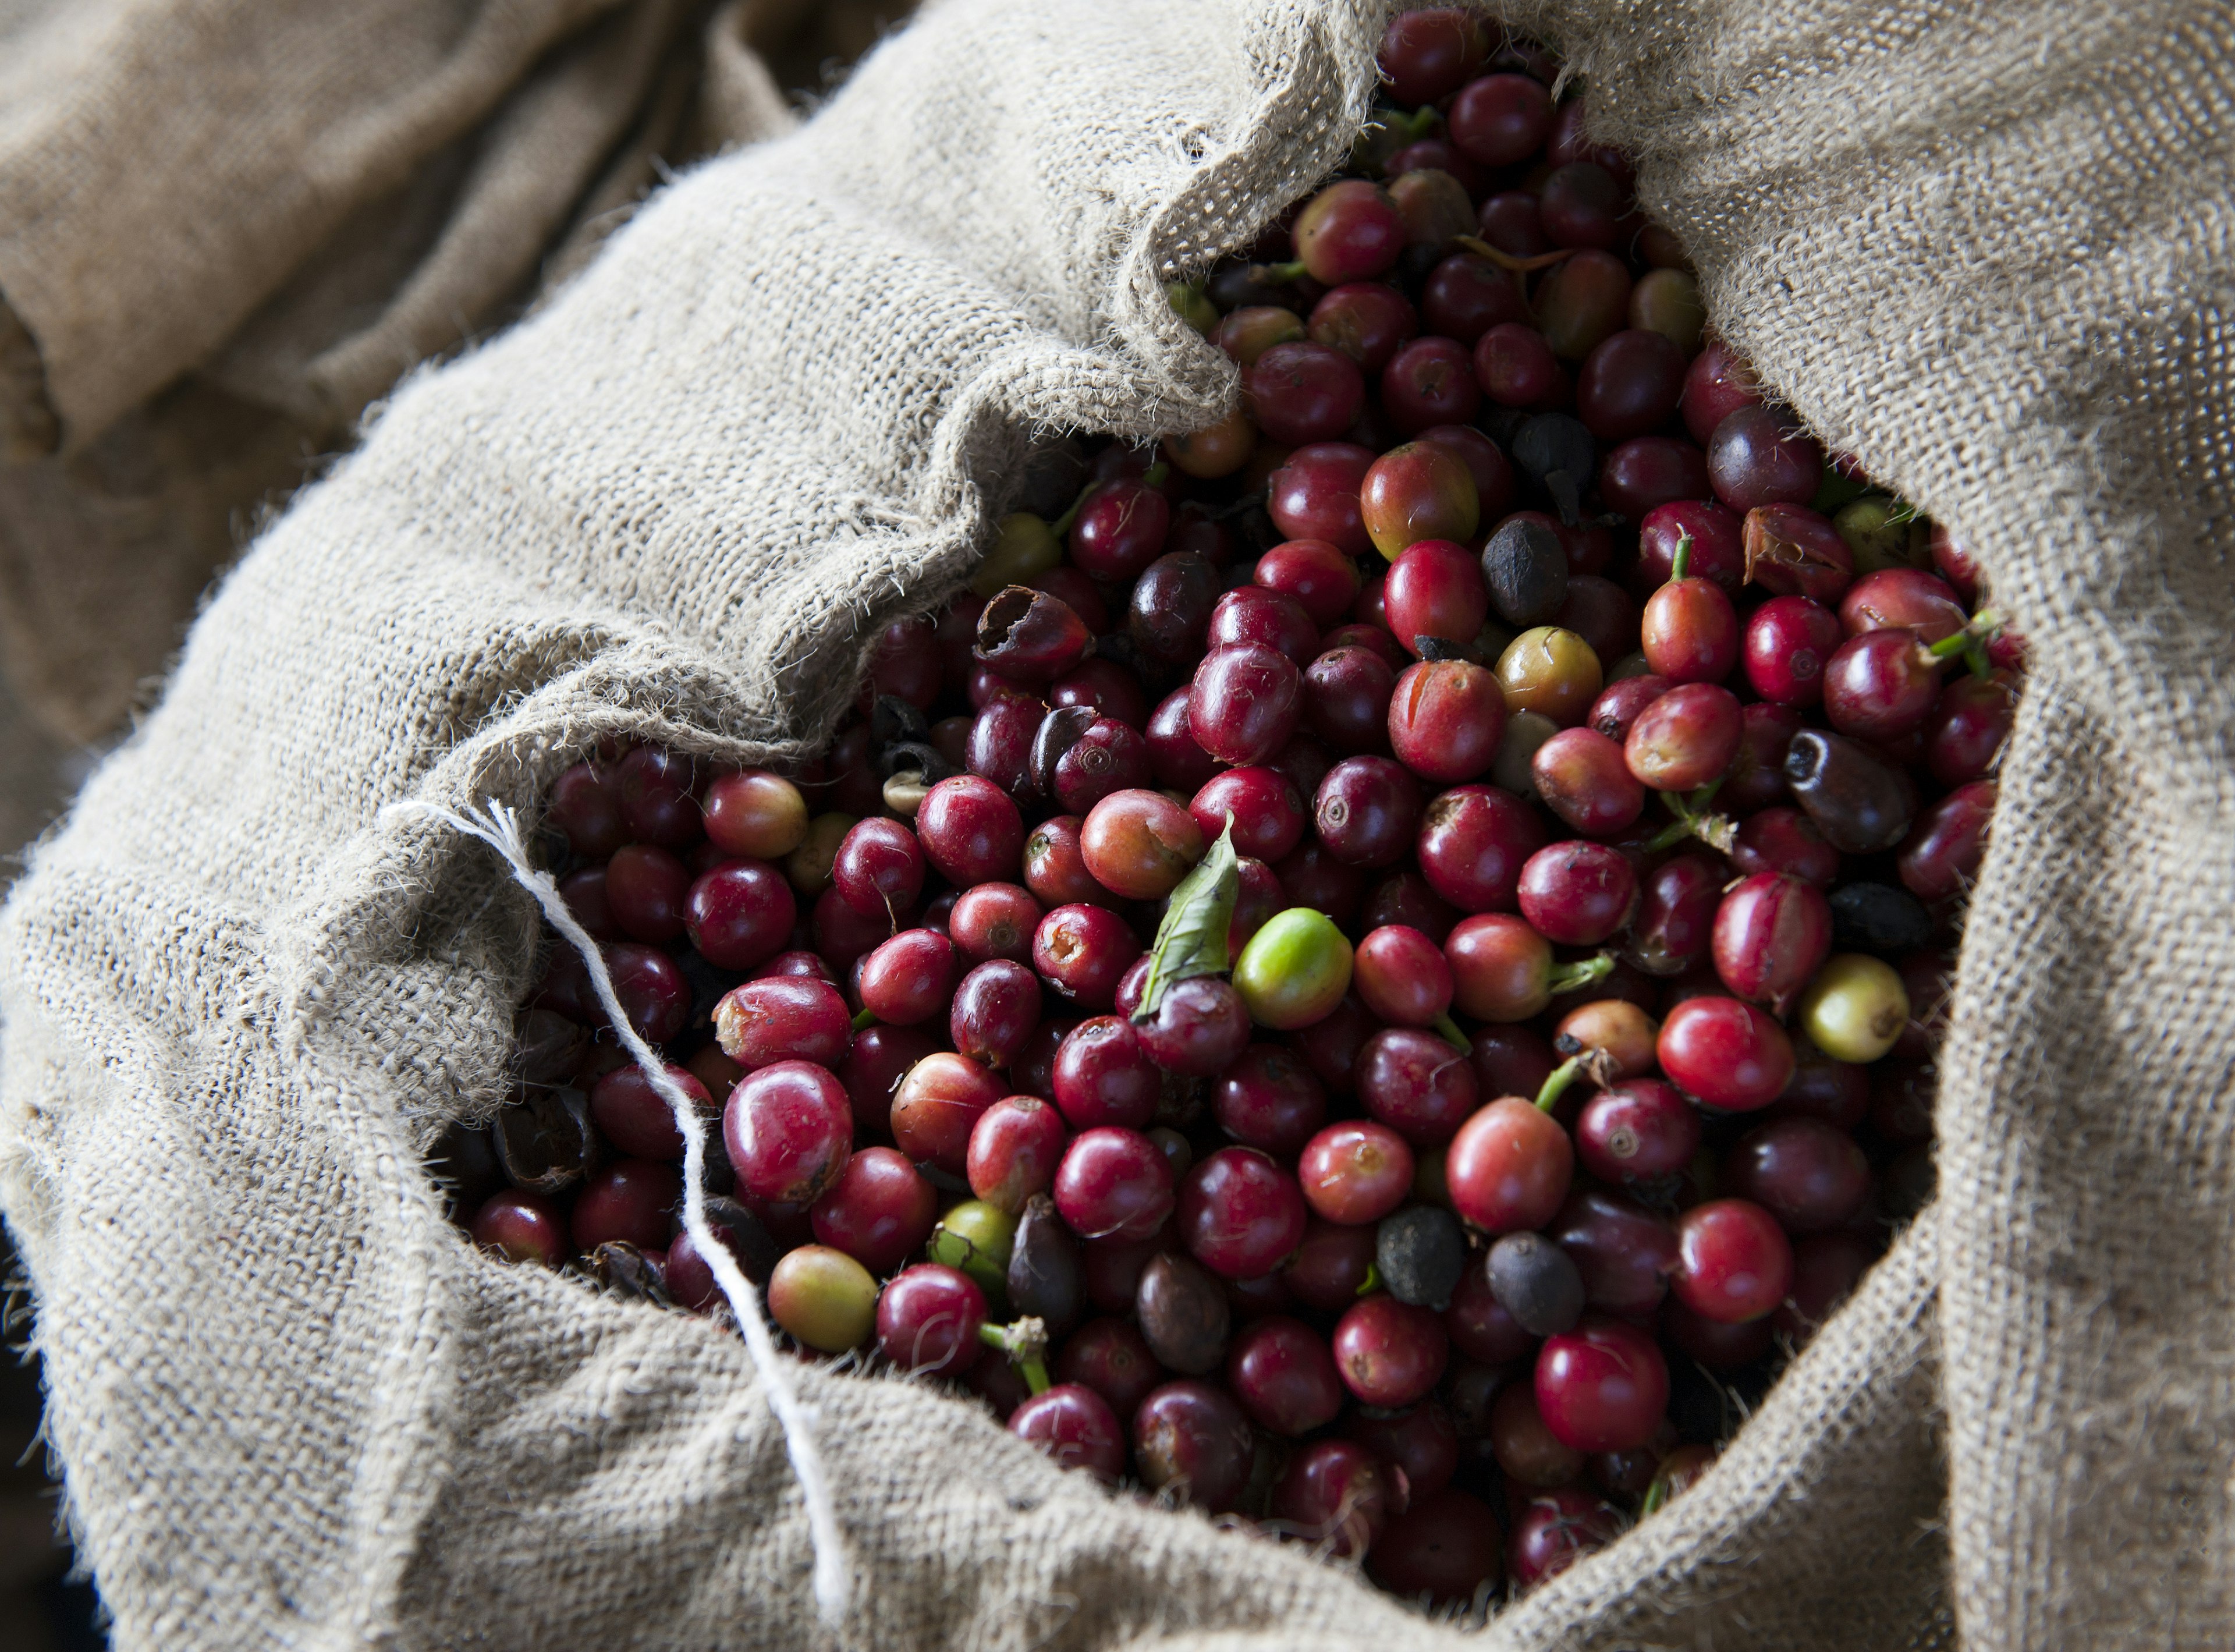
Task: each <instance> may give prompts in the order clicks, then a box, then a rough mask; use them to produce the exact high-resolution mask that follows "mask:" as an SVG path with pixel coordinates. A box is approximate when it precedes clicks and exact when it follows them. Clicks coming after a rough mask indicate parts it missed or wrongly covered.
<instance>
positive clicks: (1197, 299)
mask: <svg viewBox="0 0 2235 1652" xmlns="http://www.w3.org/2000/svg"><path fill="white" fill-rule="evenodd" d="M1164 297H1165V298H1167V299H1169V300H1170V303H1171V306H1172V311H1173V313H1174V314H1176V315H1177V316H1178V317H1179V318H1180V319H1181V320H1182V321H1184V322H1186V323H1187V325H1189V326H1190V327H1192V328H1194V329H1195V330H1196V331H1197V332H1200V333H1208V332H1209V331H1210V330H1211V329H1212V328H1213V327H1216V325H1218V306H1217V305H1215V304H1213V303H1212V302H1211V301H1210V300H1209V298H1205V297H1203V289H1202V288H1200V287H1195V286H1190V285H1188V284H1187V283H1186V282H1184V281H1175V282H1173V283H1171V284H1170V285H1169V286H1167V287H1166V288H1165V289H1164Z"/></svg>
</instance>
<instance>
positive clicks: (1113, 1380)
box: [1051, 1289, 1165, 1417]
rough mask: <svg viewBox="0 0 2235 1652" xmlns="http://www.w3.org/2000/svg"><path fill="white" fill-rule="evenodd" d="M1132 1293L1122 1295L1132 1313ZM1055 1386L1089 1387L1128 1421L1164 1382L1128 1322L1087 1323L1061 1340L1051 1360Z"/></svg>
mask: <svg viewBox="0 0 2235 1652" xmlns="http://www.w3.org/2000/svg"><path fill="white" fill-rule="evenodd" d="M1131 1306H1132V1293H1131V1290H1130V1289H1129V1290H1128V1291H1127V1293H1126V1307H1127V1310H1128V1311H1129V1312H1130V1311H1131ZM1051 1369H1052V1373H1053V1374H1054V1376H1055V1378H1056V1380H1058V1381H1059V1382H1076V1383H1078V1384H1081V1385H1083V1386H1084V1387H1088V1388H1091V1389H1092V1390H1093V1391H1094V1392H1095V1393H1098V1394H1100V1395H1101V1396H1102V1397H1103V1399H1104V1400H1108V1401H1109V1402H1110V1405H1111V1409H1112V1410H1114V1411H1116V1412H1117V1413H1118V1415H1119V1416H1121V1417H1130V1416H1131V1415H1132V1414H1133V1412H1134V1410H1135V1408H1136V1407H1137V1406H1139V1405H1140V1403H1141V1401H1142V1400H1145V1399H1146V1398H1148V1396H1149V1393H1150V1390H1151V1389H1153V1388H1155V1387H1156V1386H1157V1384H1158V1383H1160V1382H1162V1381H1163V1380H1164V1376H1165V1372H1164V1368H1163V1367H1162V1366H1160V1365H1158V1364H1157V1356H1156V1355H1155V1354H1151V1353H1150V1351H1149V1344H1148V1341H1147V1340H1146V1339H1145V1338H1144V1337H1143V1336H1142V1334H1141V1332H1140V1328H1139V1327H1137V1326H1136V1325H1135V1324H1134V1323H1133V1322H1132V1321H1131V1320H1130V1319H1113V1318H1104V1319H1097V1320H1089V1321H1087V1322H1086V1323H1085V1325H1083V1326H1081V1327H1079V1328H1078V1330H1076V1331H1074V1332H1073V1333H1072V1334H1071V1335H1070V1336H1068V1337H1067V1338H1065V1340H1064V1343H1063V1346H1062V1347H1061V1348H1059V1349H1058V1350H1057V1351H1056V1354H1055V1358H1054V1359H1053V1360H1052V1362H1051Z"/></svg>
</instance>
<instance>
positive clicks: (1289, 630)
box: [1195, 585, 1320, 666]
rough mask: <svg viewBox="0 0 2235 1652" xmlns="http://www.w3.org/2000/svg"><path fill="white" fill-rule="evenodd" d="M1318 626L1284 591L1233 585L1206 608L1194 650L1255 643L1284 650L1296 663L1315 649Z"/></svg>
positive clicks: (1299, 604) (1298, 603) (1309, 656)
mask: <svg viewBox="0 0 2235 1652" xmlns="http://www.w3.org/2000/svg"><path fill="white" fill-rule="evenodd" d="M1319 640H1320V628H1319V626H1318V624H1317V623H1316V622H1315V621H1314V620H1313V619H1312V617H1311V615H1310V614H1308V613H1306V612H1305V611H1304V605H1303V604H1302V603H1301V602H1299V601H1297V600H1295V598H1294V597H1292V596H1289V595H1288V594H1287V593H1285V592H1281V591H1268V590H1265V589H1262V587H1257V586H1254V585H1244V586H1237V587H1235V588H1234V589H1233V590H1231V591H1229V592H1228V593H1226V594H1225V595H1223V596H1222V597H1221V598H1219V599H1218V601H1217V603H1216V606H1213V607H1212V609H1211V611H1210V623H1209V627H1208V629H1207V630H1206V632H1205V633H1204V639H1203V647H1202V648H1201V649H1200V650H1197V651H1195V652H1203V653H1208V652H1212V651H1213V650H1216V649H1220V648H1241V647H1246V646H1251V645H1255V646H1257V647H1260V648H1270V649H1272V650H1273V651H1274V652H1275V653H1281V654H1286V655H1287V656H1288V658H1289V659H1291V660H1293V661H1294V662H1295V664H1296V665H1299V666H1301V665H1304V664H1305V663H1306V662H1308V660H1309V659H1311V657H1312V656H1313V655H1314V654H1315V653H1317V652H1319Z"/></svg>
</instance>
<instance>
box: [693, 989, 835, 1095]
mask: <svg viewBox="0 0 2235 1652" xmlns="http://www.w3.org/2000/svg"><path fill="white" fill-rule="evenodd" d="M852 1021H853V1016H852V1013H851V1012H850V1011H849V1010H848V1009H847V1007H846V1000H845V999H844V997H843V996H842V995H841V994H840V993H839V991H838V989H837V988H836V987H833V986H831V985H830V983H829V982H828V981H827V980H816V979H814V978H812V977H804V976H785V977H780V978H777V979H774V980H767V979H764V980H750V981H747V982H746V983H745V984H744V986H742V987H734V988H732V989H731V991H730V992H729V993H727V994H726V995H724V998H723V999H722V1000H721V1001H720V1002H719V1003H718V1004H717V1005H716V1006H714V1027H715V1031H716V1032H717V1033H718V1034H719V1035H720V1038H721V1040H722V1049H723V1052H724V1054H726V1055H728V1056H729V1058H730V1059H731V1060H732V1061H735V1062H736V1063H737V1065H738V1066H740V1067H741V1068H743V1069H744V1071H745V1072H752V1071H753V1070H754V1069H755V1068H757V1067H764V1066H766V1065H769V1064H770V1062H772V1061H784V1060H798V1061H812V1062H814V1063H815V1064H816V1065H818V1066H824V1067H829V1068H832V1069H834V1070H835V1069H836V1067H837V1065H838V1064H839V1063H840V1062H841V1061H842V1060H844V1059H846V1052H847V1051H848V1050H849V1049H850V1048H852V1047H853V1043H854V1029H853V1025H852Z"/></svg>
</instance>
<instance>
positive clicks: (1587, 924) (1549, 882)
mask: <svg viewBox="0 0 2235 1652" xmlns="http://www.w3.org/2000/svg"><path fill="white" fill-rule="evenodd" d="M1517 896H1518V898H1519V901H1520V903H1521V914H1522V916H1524V918H1526V919H1528V921H1529V922H1530V925H1531V926H1532V927H1533V928H1535V929H1536V930H1537V933H1538V934H1541V935H1543V936H1544V937H1545V938H1546V939H1547V940H1550V941H1556V942H1558V943H1559V944H1561V945H1563V946H1570V947H1589V946H1596V944H1597V943H1598V942H1600V941H1604V940H1606V939H1607V938H1608V937H1609V935H1612V934H1615V933H1616V932H1617V931H1618V930H1620V929H1621V928H1622V926H1623V925H1625V924H1627V923H1628V922H1629V919H1630V914H1632V913H1633V912H1635V910H1636V908H1637V875H1636V874H1635V872H1633V871H1632V870H1631V869H1630V865H1629V861H1627V860H1626V859H1624V858H1623V857H1622V855H1621V854H1620V853H1619V852H1618V851H1616V850H1615V849H1610V848H1609V847H1608V846H1607V845H1605V844H1603V843H1593V842H1583V841H1582V840H1575V841H1570V842H1565V843H1554V844H1552V845H1551V846H1550V847H1549V848H1546V849H1539V850H1537V853H1536V854H1534V855H1530V857H1529V859H1528V861H1527V862H1525V863H1524V865H1523V867H1522V869H1521V877H1520V880H1519V882H1518V884H1517Z"/></svg>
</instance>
